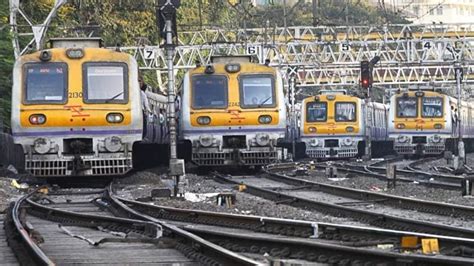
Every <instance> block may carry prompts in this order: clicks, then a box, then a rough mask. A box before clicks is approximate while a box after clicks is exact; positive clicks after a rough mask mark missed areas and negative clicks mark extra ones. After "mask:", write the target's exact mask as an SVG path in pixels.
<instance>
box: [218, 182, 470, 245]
mask: <svg viewBox="0 0 474 266" xmlns="http://www.w3.org/2000/svg"><path fill="white" fill-rule="evenodd" d="M214 177H215V178H216V179H218V180H220V181H224V182H227V183H231V184H236V185H240V184H241V182H238V181H235V180H232V179H231V178H227V177H225V176H223V175H221V174H217V173H216V174H214ZM244 184H245V183H244ZM245 191H246V192H248V193H250V194H253V195H256V196H258V197H263V198H265V199H269V200H272V201H279V202H281V203H282V204H286V205H290V206H294V207H299V208H305V209H308V208H309V209H313V210H316V211H320V212H323V213H327V214H330V215H334V216H345V217H352V218H354V219H357V220H359V221H361V222H363V223H367V224H370V225H374V226H380V227H383V228H390V229H396V230H401V231H415V232H423V233H429V234H441V235H448V236H456V237H466V238H467V237H474V230H469V229H466V228H457V227H452V226H447V225H441V224H435V223H428V222H422V221H417V220H412V219H408V218H401V217H395V216H391V215H386V214H380V213H376V212H371V211H366V210H359V209H354V208H350V207H346V206H341V205H336V204H331V203H326V202H319V201H315V200H310V199H306V198H302V197H297V196H291V195H288V194H285V193H280V192H275V191H272V190H269V189H264V188H260V187H256V186H252V185H248V184H246V190H245Z"/></svg>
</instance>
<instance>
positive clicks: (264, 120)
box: [258, 115, 272, 124]
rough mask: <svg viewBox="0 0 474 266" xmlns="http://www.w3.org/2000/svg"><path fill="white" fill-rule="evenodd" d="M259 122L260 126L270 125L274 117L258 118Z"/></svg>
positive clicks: (263, 116) (264, 116)
mask: <svg viewBox="0 0 474 266" xmlns="http://www.w3.org/2000/svg"><path fill="white" fill-rule="evenodd" d="M258 122H259V123H260V124H270V123H271V122H272V117H271V116H269V115H261V116H259V117H258Z"/></svg>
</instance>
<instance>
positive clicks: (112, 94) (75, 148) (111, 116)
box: [11, 39, 143, 176]
mask: <svg viewBox="0 0 474 266" xmlns="http://www.w3.org/2000/svg"><path fill="white" fill-rule="evenodd" d="M98 43H99V42H98V41H96V42H91V40H89V41H87V42H81V40H77V39H70V40H65V39H63V40H57V41H53V42H52V48H51V49H46V50H41V51H37V52H34V53H31V54H28V55H24V56H21V57H20V58H18V59H17V61H16V63H15V65H14V69H13V90H12V117H11V124H12V135H13V137H14V141H15V143H16V144H20V145H21V146H22V147H23V150H24V153H25V169H26V170H27V171H29V172H30V173H31V174H33V175H35V176H69V175H96V176H100V175H114V174H124V173H126V172H128V171H129V170H130V169H131V168H132V149H133V144H134V143H135V142H138V141H141V140H142V130H143V123H142V121H143V120H142V119H143V115H142V108H141V100H140V89H139V84H138V66H137V63H136V61H135V59H134V58H133V57H132V56H131V55H128V54H125V53H121V52H117V51H114V50H109V49H104V48H101V47H99V46H100V45H99V44H98Z"/></svg>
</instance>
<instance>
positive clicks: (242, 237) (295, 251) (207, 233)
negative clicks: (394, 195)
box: [107, 194, 472, 265]
mask: <svg viewBox="0 0 474 266" xmlns="http://www.w3.org/2000/svg"><path fill="white" fill-rule="evenodd" d="M107 199H108V200H110V202H109V203H110V205H112V206H114V209H115V210H116V211H117V212H122V213H125V214H127V215H129V216H131V217H133V218H141V219H144V220H147V221H150V222H158V221H159V220H158V219H160V220H162V219H163V218H168V219H170V220H174V221H179V222H181V224H183V228H184V229H186V230H187V231H190V232H192V233H194V234H198V235H200V236H202V237H205V238H206V239H210V240H211V241H212V242H215V243H217V244H219V245H221V246H223V247H226V248H228V249H231V250H233V251H235V252H241V253H245V254H248V253H255V254H260V255H261V254H264V253H268V254H270V255H271V256H273V257H275V259H277V260H278V259H282V258H292V259H300V260H301V259H302V260H308V261H312V262H313V261H314V262H320V263H330V264H337V263H340V264H351V263H352V264H353V265H354V264H355V265H357V264H364V263H379V262H401V261H405V262H407V263H409V264H410V263H412V264H417V263H430V264H444V263H453V264H459V263H461V264H462V263H464V262H466V261H469V259H466V258H459V257H449V256H444V255H441V256H439V257H437V258H436V257H431V256H423V255H416V254H411V255H407V254H400V253H397V252H387V251H381V250H377V249H370V248H358V247H355V246H357V245H350V244H347V245H340V244H339V243H338V244H336V243H337V242H339V241H341V239H337V238H338V236H336V235H337V233H335V232H336V231H337V232H351V234H352V236H353V237H354V238H353V239H352V240H355V239H356V236H355V234H357V233H358V234H365V236H366V237H367V236H368V233H374V234H375V235H377V234H378V235H379V236H380V237H381V238H383V237H385V238H386V237H387V236H391V237H395V238H397V237H400V235H399V234H402V233H401V232H395V231H388V230H387V231H383V230H376V229H374V230H372V231H370V230H369V232H367V231H365V229H366V228H357V227H344V226H335V227H331V226H332V225H330V224H321V225H320V226H321V231H322V233H321V234H319V225H318V226H317V229H316V228H315V223H308V222H302V221H292V220H285V219H275V218H264V217H252V216H243V215H232V214H221V213H211V212H202V211H195V210H179V209H175V208H163V207H156V206H153V205H148V204H144V203H139V202H136V201H130V200H125V199H122V198H117V197H115V196H114V195H112V194H109V195H108V197H107ZM197 222H199V223H205V224H207V225H208V226H209V225H210V226H211V227H209V228H208V227H203V226H196V225H195V224H196V223H197ZM162 224H163V223H162ZM164 225H166V224H164ZM216 225H218V226H221V227H220V228H216V227H215V226H216ZM222 226H224V227H226V228H228V227H233V228H239V229H245V230H247V231H243V232H240V231H235V230H234V231H229V230H225V229H222ZM252 228H253V229H254V230H255V229H257V228H258V231H259V232H258V233H252V232H249V231H248V230H252ZM282 230H283V231H284V232H285V233H286V235H287V236H285V237H281V236H272V235H269V234H268V233H269V232H270V233H272V234H275V233H279V232H282ZM315 230H317V231H318V232H316V235H317V236H318V237H317V238H318V239H307V237H308V234H312V235H314V234H315ZM335 230H336V231H335ZM338 230H339V231H338ZM331 231H332V233H331ZM382 231H383V232H382ZM262 232H263V233H265V234H261V233H262ZM355 232H357V233H355ZM288 235H293V236H296V235H297V236H298V237H297V238H295V237H288ZM348 236H349V235H345V237H348ZM420 236H421V235H420ZM425 236H427V235H425ZM320 237H324V239H325V240H326V241H319V238H320ZM421 237H423V236H421ZM301 238H306V239H301ZM331 238H332V239H331ZM455 239H456V238H444V239H443V240H441V241H442V242H443V243H445V244H446V245H447V246H450V247H452V248H453V252H455V251H454V246H451V245H453V244H454V245H456V246H458V245H460V244H461V243H464V244H468V245H471V244H472V243H471V241H470V240H468V239H466V241H467V242H464V240H461V239H460V238H458V239H456V240H455ZM327 240H333V243H330V242H328V241H327ZM346 240H347V239H346ZM358 240H359V244H361V243H362V242H361V241H363V240H362V239H358ZM367 241H368V239H367V240H365V242H364V243H365V244H366V245H368V242H367ZM372 241H374V240H372ZM387 241H389V240H387V239H385V241H382V240H379V243H387ZM390 241H392V242H390V243H393V241H394V240H393V239H391V240H390ZM457 241H460V242H457ZM347 242H350V241H347ZM373 244H374V242H372V243H371V245H373ZM359 246H364V245H359ZM448 253H449V252H448ZM453 254H454V253H453Z"/></svg>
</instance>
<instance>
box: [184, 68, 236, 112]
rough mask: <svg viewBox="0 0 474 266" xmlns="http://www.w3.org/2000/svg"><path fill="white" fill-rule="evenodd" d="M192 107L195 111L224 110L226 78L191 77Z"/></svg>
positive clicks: (211, 76) (217, 76) (225, 104)
mask: <svg viewBox="0 0 474 266" xmlns="http://www.w3.org/2000/svg"><path fill="white" fill-rule="evenodd" d="M192 98H193V103H192V106H193V108H195V109H219V108H226V107H227V105H228V99H227V77H226V76H221V75H194V76H193V77H192Z"/></svg>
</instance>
